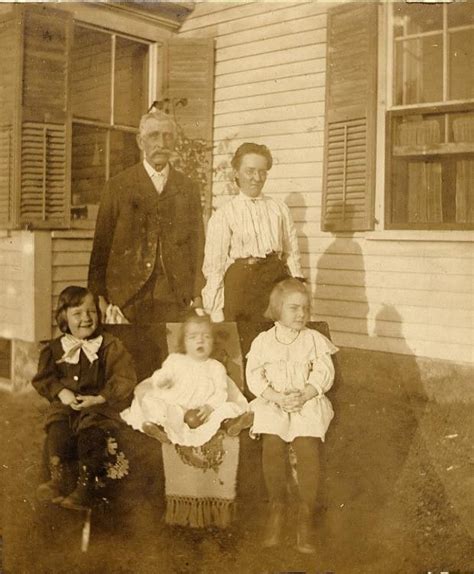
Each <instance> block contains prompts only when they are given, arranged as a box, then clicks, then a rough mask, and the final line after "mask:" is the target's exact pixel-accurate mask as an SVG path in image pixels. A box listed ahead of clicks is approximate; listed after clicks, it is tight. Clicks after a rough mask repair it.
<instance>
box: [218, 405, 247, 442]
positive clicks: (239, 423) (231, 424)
mask: <svg viewBox="0 0 474 574" xmlns="http://www.w3.org/2000/svg"><path fill="white" fill-rule="evenodd" d="M253 417H254V415H253V413H252V412H250V411H248V412H246V413H244V414H242V415H240V416H239V417H237V418H235V419H228V420H226V421H224V422H223V423H222V428H223V429H224V430H225V431H226V433H227V434H228V435H229V436H239V434H240V433H241V432H242V431H243V430H244V429H248V428H250V427H251V426H252V425H253Z"/></svg>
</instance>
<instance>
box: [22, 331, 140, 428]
mask: <svg viewBox="0 0 474 574" xmlns="http://www.w3.org/2000/svg"><path fill="white" fill-rule="evenodd" d="M101 334H102V336H103V341H102V344H101V346H100V348H99V350H98V352H97V355H98V359H96V360H95V361H94V362H93V363H90V362H89V359H87V357H86V356H85V354H84V353H83V352H82V351H81V353H80V359H79V362H78V363H77V365H74V364H71V363H59V364H58V363H57V361H58V360H59V359H61V357H62V356H63V354H64V351H63V348H62V345H61V337H58V338H57V339H53V340H52V341H50V342H49V343H47V344H46V345H45V346H44V347H43V349H42V351H41V354H40V358H39V365H38V373H37V374H36V375H35V377H34V378H33V381H32V385H33V387H34V388H35V389H36V390H37V391H38V393H39V394H40V395H42V396H43V397H45V398H46V399H48V401H49V402H50V405H49V407H48V410H47V412H46V426H48V425H49V424H50V423H52V422H56V421H64V420H68V419H71V418H72V419H74V421H75V422H74V425H75V428H76V430H81V429H84V428H87V427H91V426H97V424H99V425H101V423H103V422H106V421H107V420H108V421H109V422H112V421H114V420H115V421H117V422H118V421H119V420H120V417H119V413H120V412H121V411H122V410H123V409H125V408H127V407H128V406H129V405H130V403H131V401H132V398H133V390H134V388H135V386H136V384H137V377H136V374H135V367H134V364H133V360H132V357H131V355H130V354H129V353H128V351H127V350H126V349H125V347H124V346H123V344H122V342H121V341H120V340H119V339H117V337H114V336H113V335H111V334H110V333H101ZM63 388H66V389H70V390H71V391H73V392H74V393H76V394H82V395H102V396H103V397H104V399H106V402H105V403H103V404H101V405H95V406H93V407H90V408H88V409H84V410H83V411H74V410H73V409H71V407H69V406H67V405H63V403H62V402H61V401H60V400H59V398H58V393H59V391H61V389H63ZM104 417H105V418H104ZM105 426H107V425H105Z"/></svg>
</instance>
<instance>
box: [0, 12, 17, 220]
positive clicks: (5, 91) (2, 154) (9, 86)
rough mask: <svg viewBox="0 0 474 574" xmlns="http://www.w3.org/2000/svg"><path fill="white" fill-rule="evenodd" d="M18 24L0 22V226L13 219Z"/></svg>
mask: <svg viewBox="0 0 474 574" xmlns="http://www.w3.org/2000/svg"><path fill="white" fill-rule="evenodd" d="M18 36H19V22H18V21H17V20H16V19H15V18H12V17H8V18H6V19H4V20H1V21H0V54H1V57H0V79H1V81H0V102H1V105H0V226H1V227H10V226H11V223H12V219H13V204H14V184H13V149H14V146H15V143H14V137H13V136H14V129H13V128H14V118H15V109H16V107H17V102H16V99H15V98H16V94H17V87H18V70H19V68H20V42H19V39H18Z"/></svg>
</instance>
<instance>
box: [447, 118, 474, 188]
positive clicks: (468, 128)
mask: <svg viewBox="0 0 474 574" xmlns="http://www.w3.org/2000/svg"><path fill="white" fill-rule="evenodd" d="M451 126H452V135H450V141H453V142H456V143H458V142H460V143H473V144H474V112H472V111H469V112H463V113H459V114H452V121H451ZM473 184H474V182H473Z"/></svg>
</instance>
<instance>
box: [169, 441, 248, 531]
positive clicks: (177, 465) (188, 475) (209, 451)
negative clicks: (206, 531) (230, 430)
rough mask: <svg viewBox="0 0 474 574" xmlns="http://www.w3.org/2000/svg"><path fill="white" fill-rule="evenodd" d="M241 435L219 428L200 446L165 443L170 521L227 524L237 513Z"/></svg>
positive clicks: (219, 525)
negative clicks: (236, 495) (236, 501)
mask: <svg viewBox="0 0 474 574" xmlns="http://www.w3.org/2000/svg"><path fill="white" fill-rule="evenodd" d="M238 462H239V439H238V438H235V437H229V436H227V435H226V434H225V433H224V432H223V431H219V432H218V433H217V434H216V435H215V436H214V437H213V438H212V439H211V440H210V441H209V442H207V443H206V444H204V445H202V446H200V447H184V446H178V445H172V444H164V445H163V466H164V471H165V491H166V517H165V520H166V522H167V524H177V525H180V526H191V527H194V528H203V527H207V526H217V527H220V528H226V527H227V526H229V525H230V523H231V522H232V519H233V515H234V504H235V493H236V482H237V468H238Z"/></svg>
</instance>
